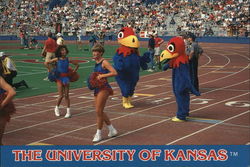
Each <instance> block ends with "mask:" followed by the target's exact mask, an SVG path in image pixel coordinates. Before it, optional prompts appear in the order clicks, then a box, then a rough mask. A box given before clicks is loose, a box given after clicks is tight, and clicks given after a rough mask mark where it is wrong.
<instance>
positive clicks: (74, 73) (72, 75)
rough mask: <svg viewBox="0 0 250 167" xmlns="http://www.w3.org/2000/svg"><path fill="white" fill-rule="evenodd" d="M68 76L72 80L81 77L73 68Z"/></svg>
mask: <svg viewBox="0 0 250 167" xmlns="http://www.w3.org/2000/svg"><path fill="white" fill-rule="evenodd" d="M68 76H69V80H70V82H76V81H78V80H79V78H80V76H79V74H78V73H77V72H74V71H73V70H72V69H71V68H69V72H68Z"/></svg>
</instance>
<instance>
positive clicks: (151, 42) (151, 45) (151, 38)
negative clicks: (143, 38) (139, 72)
mask: <svg viewBox="0 0 250 167" xmlns="http://www.w3.org/2000/svg"><path fill="white" fill-rule="evenodd" d="M154 49H155V39H154V35H153V33H152V32H150V33H149V40H148V51H149V52H150V69H149V70H148V71H149V72H153V71H154V69H155V63H154V53H155V50H154Z"/></svg>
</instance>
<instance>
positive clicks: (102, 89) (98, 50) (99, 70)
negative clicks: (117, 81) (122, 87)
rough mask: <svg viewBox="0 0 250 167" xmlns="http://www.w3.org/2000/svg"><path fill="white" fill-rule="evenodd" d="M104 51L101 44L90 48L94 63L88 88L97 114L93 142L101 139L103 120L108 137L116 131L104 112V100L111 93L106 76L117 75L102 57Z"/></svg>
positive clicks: (114, 134) (112, 135)
mask: <svg viewBox="0 0 250 167" xmlns="http://www.w3.org/2000/svg"><path fill="white" fill-rule="evenodd" d="M104 51H105V50H104V48H103V46H102V45H101V44H96V45H94V47H93V48H92V54H93V59H94V60H95V62H96V64H95V67H94V72H93V73H92V74H91V76H90V77H89V80H88V83H89V85H88V86H89V88H90V89H91V90H94V96H95V109H96V116H97V131H96V134H95V136H94V138H93V142H99V141H101V140H102V134H101V130H102V128H103V122H105V123H106V125H107V126H108V129H109V134H108V137H114V136H116V135H117V133H118V132H117V130H116V129H115V128H114V127H113V125H112V124H111V122H110V119H109V117H108V116H107V114H106V113H104V107H105V104H106V101H107V99H108V97H109V96H110V95H113V90H112V88H111V86H110V85H109V83H108V82H107V78H108V77H113V76H116V75H117V72H116V70H115V69H114V68H113V67H112V65H111V64H110V63H109V62H108V61H107V60H105V59H104V58H103V57H102V55H103V54H104Z"/></svg>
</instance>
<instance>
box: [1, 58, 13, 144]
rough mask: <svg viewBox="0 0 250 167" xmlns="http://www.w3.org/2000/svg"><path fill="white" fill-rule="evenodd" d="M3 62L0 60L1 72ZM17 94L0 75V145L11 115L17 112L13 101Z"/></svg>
mask: <svg viewBox="0 0 250 167" xmlns="http://www.w3.org/2000/svg"><path fill="white" fill-rule="evenodd" d="M1 67H2V64H1V61H0V73H1V75H2V74H3V70H2V68H1ZM15 95H16V92H15V90H14V89H13V88H12V86H10V85H9V84H8V83H7V82H5V80H4V79H3V78H2V77H1V76H0V145H3V144H2V138H3V134H4V130H5V127H6V124H7V122H9V121H10V116H11V115H12V114H13V113H15V111H16V109H15V106H14V104H13V102H12V99H13V97H14V96H15Z"/></svg>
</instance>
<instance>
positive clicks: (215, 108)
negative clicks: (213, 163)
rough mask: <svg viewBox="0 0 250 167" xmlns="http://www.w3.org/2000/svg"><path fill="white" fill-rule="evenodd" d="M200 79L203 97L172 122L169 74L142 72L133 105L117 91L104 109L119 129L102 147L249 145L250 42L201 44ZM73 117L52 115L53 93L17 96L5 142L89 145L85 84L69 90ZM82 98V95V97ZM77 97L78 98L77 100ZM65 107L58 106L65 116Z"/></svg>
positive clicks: (91, 118) (89, 103) (90, 111)
mask: <svg viewBox="0 0 250 167" xmlns="http://www.w3.org/2000/svg"><path fill="white" fill-rule="evenodd" d="M202 45H203V48H204V50H205V54H204V56H203V57H201V59H200V68H199V79H200V88H201V92H202V96H200V97H195V96H192V97H191V100H192V102H191V111H190V116H191V117H194V118H193V120H192V121H187V122H185V123H175V122H171V121H170V118H171V117H173V116H175V113H176V102H175V98H174V96H173V93H172V84H171V73H172V71H171V70H169V71H167V72H157V73H152V74H150V75H147V76H142V77H141V78H140V81H139V83H138V85H137V88H136V93H137V97H135V98H134V101H133V104H134V105H135V108H133V109H130V110H125V109H123V108H122V107H121V95H120V92H119V89H118V88H117V84H116V83H111V85H112V86H113V88H114V90H115V95H114V96H113V100H112V99H111V98H110V99H109V101H108V103H107V105H106V108H105V112H106V113H107V114H108V115H109V117H110V118H111V120H112V123H113V125H114V126H115V127H116V128H117V130H118V131H119V136H117V137H114V138H108V137H107V128H106V126H104V131H103V137H104V140H103V141H101V142H99V143H97V145H98V144H103V145H164V144H168V145H169V144H173V145H189V144H192V145H193V144H197V145H200V144H202V145H203V144H206V145H207V144H208V145H210V144H226V145H233V144H236V145H237V144H249V142H250V134H249V129H250V121H249V116H250V114H249V112H250V111H249V45H243V44H241V45H239V44H202ZM70 92H71V93H72V94H71V95H70V97H71V106H72V114H73V116H72V118H70V119H65V118H64V117H63V116H62V117H55V115H54V111H53V110H54V106H55V102H56V98H55V97H51V96H54V95H56V93H52V94H46V95H41V96H35V97H29V98H23V99H16V100H15V104H16V107H17V113H16V114H15V115H14V116H13V117H12V120H11V122H10V123H9V124H8V126H7V129H6V132H5V135H4V140H3V143H4V144H5V145H27V144H41V143H45V144H53V145H91V144H93V143H92V138H93V135H94V133H95V132H96V124H95V122H96V118H95V111H94V106H93V96H92V92H91V91H89V90H88V89H87V88H81V89H75V90H71V91H70ZM82 96H84V97H82ZM79 97H82V98H79ZM65 110H66V109H65V108H63V109H61V111H62V112H63V114H65Z"/></svg>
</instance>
